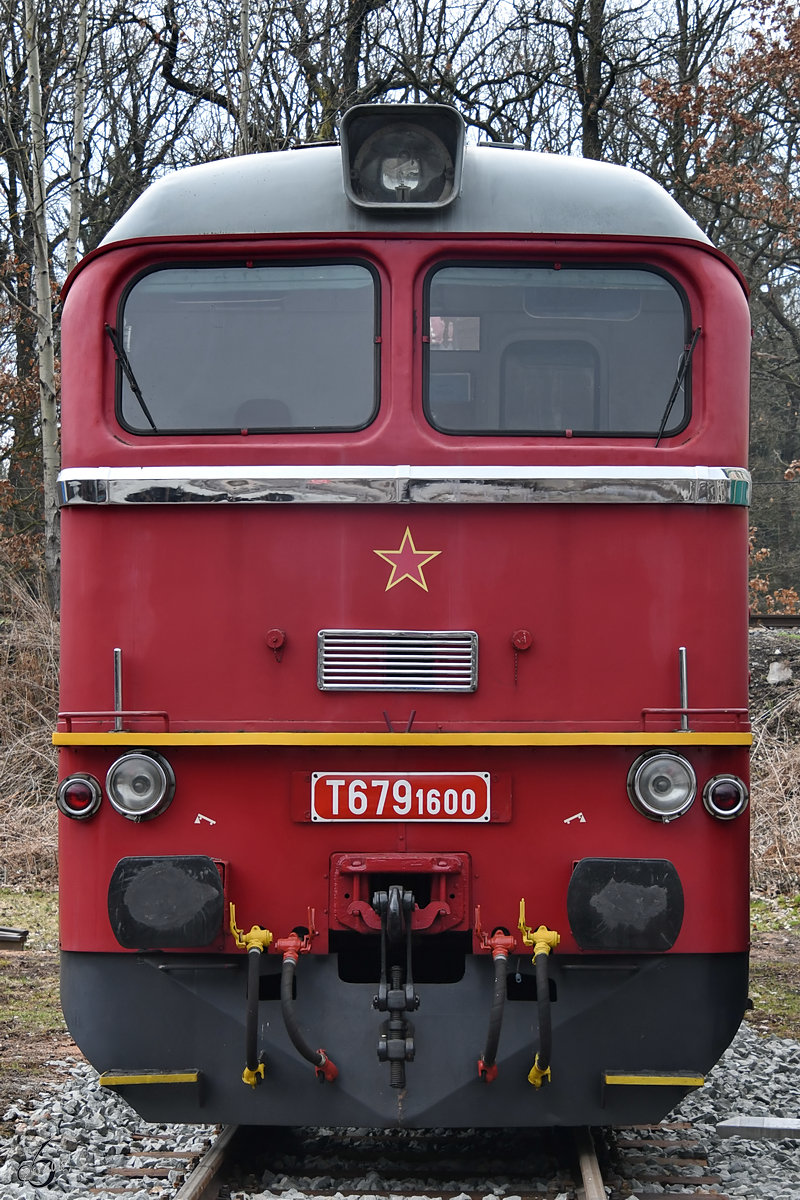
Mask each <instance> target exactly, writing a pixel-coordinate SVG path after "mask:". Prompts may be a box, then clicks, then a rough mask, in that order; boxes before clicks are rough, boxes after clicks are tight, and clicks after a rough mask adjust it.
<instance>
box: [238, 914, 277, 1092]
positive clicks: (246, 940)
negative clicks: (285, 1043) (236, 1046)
mask: <svg viewBox="0 0 800 1200" xmlns="http://www.w3.org/2000/svg"><path fill="white" fill-rule="evenodd" d="M230 929H231V933H232V934H233V939H234V941H235V942H236V945H237V946H238V947H239V948H240V949H241V950H246V951H247V959H248V962H247V1008H246V1013H245V1060H246V1062H245V1068H244V1070H243V1071H242V1083H246V1084H248V1086H249V1087H251V1088H255V1087H256V1085H257V1084H259V1083H261V1081H262V1080H263V1078H264V1062H263V1059H260V1058H259V1056H258V998H259V979H260V967H259V959H260V957H261V955H262V954H263V953H264V952H265V951H266V950H267V949H268V948H269V947H270V946H271V945H272V941H273V935H272V933H271V932H270V930H269V929H263V928H262V927H261V926H260V925H253V927H252V928H251V930H250V932H249V933H245V932H244V930H242V929H240V928H239V927H238V925H237V924H236V906H235V905H234V904H231V905H230Z"/></svg>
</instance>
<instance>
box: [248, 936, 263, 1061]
mask: <svg viewBox="0 0 800 1200" xmlns="http://www.w3.org/2000/svg"><path fill="white" fill-rule="evenodd" d="M260 983H261V949H260V947H252V948H251V949H250V950H248V952H247V1014H246V1018H245V1057H246V1061H247V1070H248V1071H250V1072H255V1071H257V1070H258V996H259V990H260Z"/></svg>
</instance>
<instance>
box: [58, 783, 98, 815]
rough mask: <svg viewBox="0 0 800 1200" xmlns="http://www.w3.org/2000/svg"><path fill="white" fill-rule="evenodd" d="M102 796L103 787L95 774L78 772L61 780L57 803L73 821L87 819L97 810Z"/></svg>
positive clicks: (61, 810)
mask: <svg viewBox="0 0 800 1200" xmlns="http://www.w3.org/2000/svg"><path fill="white" fill-rule="evenodd" d="M102 797H103V792H102V788H101V787H100V784H99V783H98V782H97V780H96V779H95V777H94V775H83V774H78V773H76V774H75V775H68V776H67V778H66V779H62V780H61V783H60V784H59V785H58V791H57V792H56V804H57V805H58V808H59V811H60V812H62V813H63V814H64V816H65V817H72V819H73V821H85V820H86V819H87V817H93V816H94V814H95V813H96V812H97V810H98V808H99V807H100V801H101V799H102Z"/></svg>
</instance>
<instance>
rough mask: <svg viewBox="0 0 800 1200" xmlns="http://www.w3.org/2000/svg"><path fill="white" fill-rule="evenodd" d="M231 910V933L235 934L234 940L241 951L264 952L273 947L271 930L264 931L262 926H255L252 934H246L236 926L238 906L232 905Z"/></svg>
mask: <svg viewBox="0 0 800 1200" xmlns="http://www.w3.org/2000/svg"><path fill="white" fill-rule="evenodd" d="M229 908H230V926H231V933H232V934H233V940H234V941H235V942H236V945H237V946H238V947H239V949H240V950H248V951H249V950H257V951H260V952H263V951H264V950H267V949H268V948H269V947H270V946H271V945H272V941H273V935H272V933H271V932H270V930H269V929H263V928H262V927H261V926H260V925H253V926H252V927H251V929H250V932H249V933H245V932H244V930H243V929H239V927H238V925H237V924H236V905H235V904H230V905H229Z"/></svg>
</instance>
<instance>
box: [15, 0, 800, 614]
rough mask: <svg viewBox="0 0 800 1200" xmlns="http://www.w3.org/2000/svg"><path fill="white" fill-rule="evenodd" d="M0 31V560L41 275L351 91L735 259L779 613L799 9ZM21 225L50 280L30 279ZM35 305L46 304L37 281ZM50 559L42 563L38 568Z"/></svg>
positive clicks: (290, 3) (377, 12) (795, 543)
mask: <svg viewBox="0 0 800 1200" xmlns="http://www.w3.org/2000/svg"><path fill="white" fill-rule="evenodd" d="M26 19H27V31H28V40H27V41H26V37H25V30H26ZM31 31H32V32H31ZM0 35H1V36H2V49H0V562H2V563H3V564H4V565H5V566H6V567H13V568H15V569H16V568H23V569H29V568H30V566H31V563H32V559H33V558H34V557H35V555H36V547H37V540H36V534H37V532H38V530H39V529H40V528H41V525H42V519H43V512H44V508H43V501H44V497H43V489H42V485H41V482H40V479H41V471H38V470H37V461H36V460H37V455H38V454H40V449H39V446H38V442H40V441H41V435H42V424H41V420H40V417H39V415H38V403H39V401H41V399H42V395H43V391H42V389H45V391H46V389H47V387H50V388H51V389H55V392H56V395H57V383H58V380H57V363H56V372H55V376H54V378H53V379H52V380H48V379H47V378H45V375H46V372H43V371H42V369H41V362H42V344H43V337H44V334H43V317H42V311H43V310H42V307H41V300H42V298H41V295H39V296H38V297H37V295H36V291H37V287H38V290H39V292H41V290H42V289H43V288H45V287H49V288H51V289H54V288H55V287H57V285H58V284H60V282H63V278H64V273H65V270H66V269H67V267H68V265H69V263H70V262H71V261H73V260H74V257H75V255H76V254H80V253H85V252H86V251H89V250H91V249H92V248H93V247H95V246H96V245H97V244H98V242H99V241H100V240H101V238H102V237H103V236H104V234H105V233H106V232H107V231H108V230H109V228H110V227H111V226H112V225H113V223H114V221H115V220H116V219H117V218H118V217H119V216H120V215H121V213H122V212H123V211H124V210H125V209H126V208H127V207H128V205H129V204H130V203H131V202H132V201H133V200H134V199H135V198H136V197H137V196H138V195H139V194H140V193H141V192H142V191H143V190H144V189H145V187H147V185H148V184H149V183H150V182H151V181H152V180H153V179H154V178H155V177H157V176H158V175H160V174H163V173H164V172H165V171H168V170H172V169H173V168H176V167H180V166H182V165H185V164H188V163H194V162H202V161H207V160H210V159H214V158H218V157H220V156H223V155H228V154H236V153H251V152H256V151H264V150H273V149H281V148H284V147H287V146H293V145H297V144H299V143H301V142H304V141H310V140H311V141H313V140H315V139H327V138H331V137H335V136H336V132H337V126H338V122H339V119H340V116H341V114H342V112H343V111H344V110H345V109H347V108H348V107H349V106H350V105H352V104H354V103H358V102H362V101H367V100H380V99H414V100H434V101H447V102H451V103H454V104H456V105H457V106H458V107H459V108H460V110H461V111H462V113H463V114H464V116H465V118H466V120H467V122H468V124H469V125H470V127H471V131H472V132H471V136H473V137H482V138H487V139H490V140H495V141H504V142H517V143H519V144H521V145H524V146H526V147H532V148H534V149H538V150H545V151H552V152H556V153H565V154H583V155H585V156H588V157H592V158H603V159H607V160H610V161H614V162H620V163H625V164H627V165H629V166H633V167H636V168H639V169H640V170H643V171H645V172H647V173H648V174H649V175H651V176H653V177H654V178H656V179H657V180H658V181H659V182H660V183H661V184H663V186H665V187H666V188H667V189H668V190H669V191H670V192H671V193H672V194H673V195H674V196H675V198H676V199H677V200H678V201H679V202H680V203H681V204H682V205H683V206H684V207H685V208H686V209H687V210H688V211H689V212H690V213H691V215H692V216H693V217H694V218H695V220H696V221H697V222H698V223H699V224H700V226H701V227H702V228H703V229H704V230H705V232H706V233H707V234H708V235H709V237H710V238H711V239H712V240H713V241H714V242H715V243H716V244H717V245H718V246H720V247H721V248H722V249H723V250H725V251H726V252H727V253H728V254H730V255H731V256H732V257H733V259H734V260H735V261H736V262H737V263H738V264H739V266H740V267H741V269H742V271H743V272H744V274H745V276H746V277H747V279H748V282H749V283H750V286H751V289H752V311H753V352H754V355H753V361H754V368H753V400H754V405H753V426H752V469H753V473H754V478H755V484H756V486H755V503H754V509H753V524H754V526H755V527H756V529H757V534H756V542H755V546H756V547H757V549H758V551H762V550H763V551H767V552H768V555H762V558H761V563H760V567H759V574H760V576H761V585H760V586H759V587H757V588H756V590H755V592H754V599H755V602H756V604H757V605H759V606H761V608H762V609H766V607H767V603H768V600H769V596H770V595H771V594H772V600H771V601H769V602H770V603H771V604H772V605H773V607H774V606H775V604H776V603H777V605H778V607H781V606H785V605H786V603H789V604H791V603H793V599H792V596H791V589H793V588H795V587H796V586H797V585H798V579H799V578H800V534H799V533H798V529H800V522H798V521H797V519H796V518H797V515H798V514H797V508H798V497H800V489H799V488H798V487H797V486H796V485H795V483H794V482H793V478H794V475H795V474H796V470H797V468H796V467H793V466H792V464H793V463H794V462H795V460H796V459H797V458H799V457H800V429H799V428H798V426H799V424H800V300H799V299H798V290H797V287H796V280H797V271H798V263H799V262H800V233H799V232H798V231H799V230H800V220H798V217H800V178H798V168H797V165H796V162H797V154H796V148H797V145H798V141H799V140H800V6H798V5H796V4H793V3H786V2H784V0H752V3H750V4H742V3H740V2H739V0H643V2H638V3H636V2H632V0H516V2H514V3H506V2H502V3H500V4H498V3H496V0H491V2H489V0H395V2H393V3H392V4H391V5H390V4H388V3H383V2H382V0H207V2H205V3H203V4H201V3H200V0H161V2H159V3H156V2H155V0H52V2H51V3H49V4H48V5H47V6H45V5H44V4H43V3H42V4H41V5H40V7H39V10H38V12H37V11H36V10H35V7H34V0H0ZM32 48H35V50H36V51H37V54H36V58H35V59H34V58H32V53H31V51H32ZM37 89H38V91H37ZM37 97H38V100H39V101H41V118H40V119H39V118H37V116H36V114H37V103H38V101H37ZM32 118H34V119H32ZM37 168H39V169H40V177H41V180H42V183H43V187H42V194H41V197H40V199H39V200H38V201H37V192H36V186H35V185H36V179H37ZM37 220H38V221H41V220H44V229H45V231H46V236H47V243H48V246H47V250H48V257H49V265H50V269H51V273H52V280H53V281H54V282H51V283H47V282H45V283H42V282H41V277H40V275H38V274H34V267H36V263H35V242H36V238H35V233H36V229H37ZM40 266H41V264H39V267H40ZM39 267H36V269H37V271H38V270H39ZM36 280H38V281H39V282H38V284H37V283H36ZM37 299H38V300H39V302H40V306H39V308H38V310H37ZM46 303H47V304H48V305H50V306H51V308H52V307H55V308H56V309H57V299H56V296H55V294H53V295H48V296H47V298H46ZM56 315H57V313H56ZM37 330H38V333H39V341H38V343H37ZM54 336H55V337H56V339H57V326H56V331H55V335H54ZM56 350H57V345H56ZM37 397H38V399H37ZM787 471H788V472H789V477H788V478H787V475H786V473H787ZM48 486H49V485H48ZM54 553H55V552H54ZM56 567H57V562H55V561H54V560H53V558H52V556H51V559H50V560H49V561H48V563H47V569H48V570H49V571H50V573H51V575H53V574H54V572H55V568H56ZM776 596H777V600H776Z"/></svg>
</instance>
